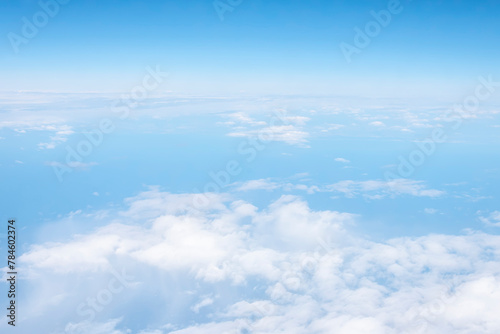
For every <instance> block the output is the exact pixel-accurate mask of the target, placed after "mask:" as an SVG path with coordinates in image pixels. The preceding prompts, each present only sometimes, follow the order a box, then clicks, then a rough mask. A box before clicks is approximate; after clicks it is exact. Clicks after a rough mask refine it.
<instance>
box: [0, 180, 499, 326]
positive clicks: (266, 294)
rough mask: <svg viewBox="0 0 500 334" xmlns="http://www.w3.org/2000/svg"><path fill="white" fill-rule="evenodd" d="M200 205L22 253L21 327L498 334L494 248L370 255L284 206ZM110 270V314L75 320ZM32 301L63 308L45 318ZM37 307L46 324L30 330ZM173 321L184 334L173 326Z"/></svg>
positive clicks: (345, 234) (182, 201)
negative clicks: (121, 271)
mask: <svg viewBox="0 0 500 334" xmlns="http://www.w3.org/2000/svg"><path fill="white" fill-rule="evenodd" d="M364 187H365V188H370V189H372V188H373V189H379V188H380V186H378V185H371V186H369V185H364ZM403 188H404V187H403ZM384 189H385V188H384ZM422 190H423V189H422V188H418V187H417V190H416V191H417V193H419V192H421V191H422ZM211 196H212V197H210V201H209V202H210V204H209V205H208V206H207V207H205V208H202V209H200V208H197V207H196V206H193V202H194V201H195V198H196V195H195V194H182V195H174V194H169V193H164V192H160V191H159V190H158V189H157V188H151V189H150V190H149V191H147V192H144V193H141V194H139V195H138V196H135V197H132V198H129V199H127V200H126V203H127V206H128V208H127V209H126V210H124V211H121V212H115V213H112V212H110V213H109V216H110V220H111V221H110V223H109V224H108V225H106V226H102V227H100V228H98V229H97V230H95V231H94V232H91V233H86V234H83V235H77V236H74V238H73V239H72V240H70V241H67V242H59V243H47V244H42V245H36V246H32V247H31V248H30V250H29V251H27V252H25V253H23V254H22V255H21V257H20V264H21V265H22V270H23V272H24V273H25V275H27V278H26V281H25V282H24V287H25V289H27V291H30V290H32V289H35V290H33V291H37V293H34V294H31V295H30V297H29V298H26V299H23V300H22V305H23V306H24V308H25V312H26V313H25V314H27V315H26V319H25V320H24V324H25V325H26V326H27V328H32V329H34V328H36V329H37V330H41V329H42V328H45V327H43V326H51V327H50V328H54V327H53V326H54V324H57V323H61V322H62V321H64V320H66V322H65V323H70V324H68V325H67V326H66V327H65V328H64V329H65V330H66V332H68V333H114V334H122V333H129V332H131V331H130V330H129V329H127V328H126V326H125V325H124V324H123V325H122V324H121V323H120V322H119V320H116V319H119V318H120V317H123V318H124V319H125V318H127V317H129V316H130V315H132V314H137V305H155V306H154V308H153V307H151V308H150V309H148V310H147V311H148V312H150V313H151V314H150V315H149V316H148V317H147V319H142V318H136V319H137V320H136V322H135V323H134V326H136V327H137V326H142V327H139V332H140V328H143V329H144V330H143V332H144V333H163V332H166V333H172V334H173V333H175V334H188V333H190V334H201V333H203V334H205V333H224V332H228V333H229V332H233V331H236V330H238V329H241V330H243V329H246V330H247V332H250V333H251V332H258V333H269V334H271V333H277V332H286V333H325V334H326V333H331V332H332V330H334V331H335V333H348V334H361V333H384V334H385V333H389V334H396V333H424V332H425V333H430V334H434V333H435V334H437V333H440V334H441V333H444V334H448V333H449V334H451V333H458V334H466V333H471V332H479V333H496V332H499V331H500V320H499V318H498V316H497V314H496V313H497V312H496V310H498V309H499V308H500V284H499V283H500V268H499V267H498V265H497V263H498V261H499V260H500V236H496V235H488V234H484V233H473V232H470V233H469V234H466V235H459V236H452V235H429V236H422V237H412V238H409V237H401V238H394V239H391V240H386V241H384V242H373V241H370V240H366V239H363V238H360V237H357V236H355V235H354V234H352V233H351V232H349V226H350V225H351V224H352V223H353V221H354V220H355V219H357V218H356V216H354V215H352V214H349V213H341V212H335V211H329V210H323V211H316V210H312V209H311V208H310V207H309V206H308V204H307V203H306V202H305V201H303V200H301V199H300V198H297V197H294V196H282V197H281V198H280V199H279V200H277V201H275V202H273V203H271V204H270V205H269V206H268V207H266V208H262V209H258V208H256V207H255V206H253V205H252V204H250V203H248V202H244V201H241V200H238V199H230V198H229V197H227V195H215V194H212V195H211ZM81 215H82V216H84V217H91V216H88V215H85V214H83V213H82V214H81ZM121 265H126V266H127V271H129V272H132V273H133V274H134V276H135V282H136V283H137V284H134V285H133V286H132V287H130V288H129V289H127V290H126V291H124V292H123V294H124V297H123V299H122V302H118V301H116V302H115V301H113V302H111V303H109V304H107V305H105V306H104V307H103V309H104V310H103V311H102V312H101V313H99V314H98V316H99V318H97V319H96V320H95V322H85V321H83V322H81V321H80V322H78V321H76V320H74V319H75V317H76V316H77V315H75V311H74V310H75V309H76V308H77V306H78V305H79V304H80V303H81V302H82V300H83V301H85V300H86V298H88V296H95V295H96V293H98V291H100V289H102V287H103V286H107V284H108V281H109V277H108V278H106V275H105V273H106V272H107V270H109V268H111V267H120V266H121ZM34 277H36V280H34V279H31V278H34ZM75 282H78V287H79V288H78V289H74V284H75ZM87 282H95V283H96V284H97V285H88V283H87ZM99 282H101V283H99ZM90 287H92V288H90ZM186 290H189V291H190V292H189V293H186ZM44 291H46V292H47V293H48V294H51V295H61V292H64V291H65V292H67V294H66V295H63V296H65V297H64V298H63V297H61V298H60V299H61V300H60V301H58V302H57V303H52V304H51V306H50V307H46V306H44V305H46V304H44V303H45V299H46V298H44V297H45V295H42V294H41V293H43V292H44ZM214 291H217V292H216V294H217V295H220V296H221V297H220V298H219V297H214V294H213V293H214ZM68 292H71V293H68ZM42 297H43V298H42ZM118 298H119V297H116V299H118ZM144 298H146V299H144ZM123 301H126V304H124V303H123ZM145 301H147V302H145ZM172 303H174V304H172ZM35 304H36V305H37V308H36V309H37V310H38V312H39V314H40V316H43V317H44V318H43V319H45V318H46V317H48V315H49V314H50V315H51V317H50V321H47V322H43V321H41V320H40V319H41V318H36V317H35V316H34V314H35V313H33V312H32V310H33V308H34V305H35ZM174 308H175V309H176V310H178V312H181V313H175V312H173V311H172V310H173V309H174ZM201 309H203V311H204V312H199V314H198V313H196V311H200V310H201ZM67 310H69V311H67ZM192 311H194V312H195V313H193V312H192ZM169 312H170V313H169ZM184 314H190V315H191V316H189V321H182V320H179V319H182V318H183V316H180V315H184ZM202 314H208V316H205V315H203V316H202ZM148 319H149V320H148ZM151 319H154V323H152V322H151V321H150V320H151ZM54 320H58V321H55V322H54ZM172 322H176V323H174V324H172ZM165 324H168V327H165ZM170 324H172V325H170ZM1 326H4V325H0V328H2V327H1ZM30 326H31V327H30ZM47 328H49V327H47ZM120 328H121V329H120ZM167 328H168V330H166V329H167Z"/></svg>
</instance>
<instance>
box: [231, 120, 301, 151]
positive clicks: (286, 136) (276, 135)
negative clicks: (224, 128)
mask: <svg viewBox="0 0 500 334" xmlns="http://www.w3.org/2000/svg"><path fill="white" fill-rule="evenodd" d="M228 136H231V137H255V138H259V139H261V140H262V141H263V142H266V141H279V142H284V143H287V144H290V145H302V146H303V145H304V144H305V143H307V137H309V133H307V132H306V131H303V130H301V129H299V128H297V127H296V126H295V125H276V126H268V127H264V128H261V129H258V130H241V131H234V132H231V133H229V134H228Z"/></svg>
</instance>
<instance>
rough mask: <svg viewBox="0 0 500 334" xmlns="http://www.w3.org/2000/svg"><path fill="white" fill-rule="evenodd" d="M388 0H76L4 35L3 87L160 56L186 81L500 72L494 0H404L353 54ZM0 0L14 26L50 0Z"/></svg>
mask: <svg viewBox="0 0 500 334" xmlns="http://www.w3.org/2000/svg"><path fill="white" fill-rule="evenodd" d="M387 3H388V2H387V1H356V2H355V3H352V2H349V1H308V2H304V1H251V2H250V1H243V2H242V3H241V5H239V6H237V7H236V8H235V9H234V11H232V12H227V13H226V14H225V19H224V21H220V20H219V19H218V16H217V13H216V11H215V9H214V7H213V5H212V2H211V1H190V2H189V3H188V2H185V3H181V2H178V1H177V2H172V1H148V2H147V3H144V2H139V1H86V2H85V3H83V2H77V1H70V2H69V3H68V4H66V5H63V6H61V8H60V12H59V13H58V14H57V15H56V16H55V17H54V18H51V19H50V21H49V23H48V24H47V25H46V26H45V27H43V28H42V29H40V32H39V33H38V35H37V36H36V37H35V38H33V39H32V40H31V41H30V42H29V43H28V44H27V45H21V48H20V49H21V51H20V53H19V54H15V53H14V52H13V51H12V48H11V47H10V43H9V41H8V39H7V38H2V40H1V45H0V47H1V49H2V50H4V51H2V53H1V55H0V57H1V58H0V63H1V65H0V66H1V68H0V70H1V72H2V77H3V78H4V80H2V83H1V85H2V86H0V89H1V90H4V91H17V90H35V91H46V90H49V91H57V92H60V91H66V92H67V91H70V92H79V91H104V92H109V91H113V92H116V91H123V90H124V89H127V88H128V87H129V86H130V85H131V83H133V82H134V80H137V78H138V77H139V76H140V75H141V72H140V71H141V69H142V68H143V67H145V66H146V65H148V64H151V63H154V64H159V65H160V66H161V67H162V68H164V69H165V70H167V71H169V72H170V73H171V74H172V82H171V84H170V85H169V87H168V89H169V90H173V91H176V92H180V93H184V92H186V93H195V94H197V93H198V94H204V93H226V94H227V93H229V92H231V93H240V92H241V91H245V92H248V93H258V94H262V93H271V94H272V93H278V94H298V93H308V94H327V95H332V94H333V95H337V94H339V95H345V94H348V95H356V96H366V95H369V96H379V97H380V96H381V95H384V96H388V97H395V96H420V95H422V94H424V95H426V96H434V97H442V96H450V95H451V96H452V97H455V96H456V95H454V94H456V92H457V91H458V92H460V91H461V90H464V89H465V88H466V87H467V85H470V84H471V82H472V81H473V80H474V79H475V77H476V76H477V73H484V74H489V73H491V74H498V69H497V66H496V64H497V63H496V61H497V59H498V57H499V56H500V54H499V45H500V43H499V38H500V37H499V35H498V33H497V32H498V30H499V28H500V23H499V22H498V15H499V12H498V11H499V9H498V6H497V5H496V3H495V2H494V1H439V2H436V1H413V2H407V1H402V2H401V6H402V7H403V8H404V9H403V11H402V12H401V13H400V14H397V15H394V17H393V20H392V21H391V23H390V24H389V26H388V27H385V28H383V29H382V33H381V34H380V35H378V36H376V37H374V38H373V41H372V43H371V44H370V45H369V46H368V47H367V48H366V49H364V50H363V51H362V53H361V54H360V55H355V56H354V59H355V61H353V62H352V63H351V64H347V63H346V61H345V59H344V58H343V55H342V53H341V51H340V48H339V44H340V43H341V42H347V43H352V41H353V38H354V35H355V33H354V30H353V29H354V27H356V26H358V27H361V28H364V26H365V24H366V23H367V22H369V21H371V20H373V18H372V17H371V16H370V14H369V13H370V11H371V10H375V11H379V10H383V9H386V8H387ZM0 6H1V8H0V10H1V14H0V22H1V23H0V29H1V31H3V32H4V36H6V35H7V32H15V33H19V32H20V30H21V27H22V21H21V18H22V17H23V16H26V17H28V18H31V16H32V15H33V14H34V13H36V12H37V11H38V10H39V9H40V7H39V5H38V4H37V2H36V1H18V2H17V1H16V2H14V1H6V2H2V4H1V5H0ZM311 83H314V85H312V84H311Z"/></svg>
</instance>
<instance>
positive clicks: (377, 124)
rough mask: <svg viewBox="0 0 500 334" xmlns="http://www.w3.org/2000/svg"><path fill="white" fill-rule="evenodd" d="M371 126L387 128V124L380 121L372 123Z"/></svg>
mask: <svg viewBox="0 0 500 334" xmlns="http://www.w3.org/2000/svg"><path fill="white" fill-rule="evenodd" d="M370 125H371V126H377V127H382V126H385V124H384V123H383V122H380V121H374V122H371V123H370Z"/></svg>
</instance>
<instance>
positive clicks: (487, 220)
mask: <svg viewBox="0 0 500 334" xmlns="http://www.w3.org/2000/svg"><path fill="white" fill-rule="evenodd" d="M478 214H481V212H478ZM479 220H480V221H481V222H482V223H484V224H486V225H491V226H499V227H500V211H493V212H491V213H490V214H489V215H487V216H486V217H485V216H479Z"/></svg>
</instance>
